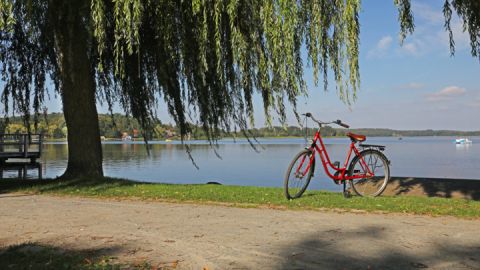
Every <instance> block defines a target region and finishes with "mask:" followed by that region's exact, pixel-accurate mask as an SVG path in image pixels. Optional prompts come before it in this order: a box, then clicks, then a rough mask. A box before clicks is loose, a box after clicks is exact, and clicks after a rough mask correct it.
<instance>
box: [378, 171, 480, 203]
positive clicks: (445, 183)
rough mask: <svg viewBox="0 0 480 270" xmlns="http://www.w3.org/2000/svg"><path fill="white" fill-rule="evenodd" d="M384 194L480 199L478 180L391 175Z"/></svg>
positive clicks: (479, 183) (479, 182)
mask: <svg viewBox="0 0 480 270" xmlns="http://www.w3.org/2000/svg"><path fill="white" fill-rule="evenodd" d="M385 193H386V194H390V195H423V196H425V195H426V196H428V197H442V198H464V199H471V200H476V201H478V200H480V180H468V179H442V178H415V177H392V179H391V180H390V182H389V185H388V186H387V190H386V192H385Z"/></svg>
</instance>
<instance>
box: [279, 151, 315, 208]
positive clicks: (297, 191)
mask: <svg viewBox="0 0 480 270" xmlns="http://www.w3.org/2000/svg"><path fill="white" fill-rule="evenodd" d="M312 154H313V152H312V151H311V150H308V149H305V150H302V151H300V152H299V153H298V154H297V155H296V156H295V157H294V158H293V160H292V161H291V162H290V165H289V166H288V169H287V172H286V174H285V180H284V191H285V197H286V198H287V199H289V200H290V199H297V198H300V197H301V196H302V194H303V193H304V192H305V190H306V189H307V187H308V184H309V183H310V179H311V178H312V176H313V172H314V171H315V157H313V160H312V164H311V166H310V168H309V170H308V173H307V175H303V176H300V177H298V175H295V176H294V175H291V173H292V169H293V168H294V166H295V164H296V163H297V161H298V160H300V159H301V158H302V157H304V156H305V155H307V157H306V158H308V159H311V158H312V157H311V155H312ZM307 161H308V160H305V162H304V164H302V166H303V165H306V164H305V163H307ZM307 164H308V163H307ZM297 168H298V167H297ZM291 176H294V177H295V178H296V179H300V181H301V182H300V181H299V182H298V184H300V185H298V187H296V188H293V187H290V184H292V183H294V180H295V179H294V178H292V177H291ZM300 186H301V187H300ZM292 193H294V195H293V196H292Z"/></svg>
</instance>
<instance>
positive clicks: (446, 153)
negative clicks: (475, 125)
mask: <svg viewBox="0 0 480 270" xmlns="http://www.w3.org/2000/svg"><path fill="white" fill-rule="evenodd" d="M469 139H470V140H472V141H473V144H470V145H455V143H454V140H455V138H454V137H404V138H403V139H402V140H399V139H398V138H392V137H386V138H382V137H369V138H368V139H367V141H366V142H365V143H370V144H382V145H386V146H387V147H386V150H385V154H386V155H387V157H388V158H389V159H390V160H391V162H392V164H391V174H392V176H414V177H443V178H461V179H480V173H479V171H480V137H470V138H469ZM259 142H260V145H257V148H258V151H259V152H255V151H254V150H253V149H252V147H251V146H250V144H249V143H248V142H247V141H246V140H237V141H236V142H234V141H233V140H222V141H220V142H219V144H218V147H217V148H216V151H217V153H218V154H219V155H220V157H221V158H218V157H217V155H216V154H215V152H214V151H213V149H212V147H210V146H209V145H208V142H206V141H190V148H191V150H192V156H193V158H194V160H195V162H196V163H197V165H198V167H199V169H198V170H197V169H196V168H195V167H194V166H193V165H192V162H191V161H190V159H189V157H188V155H187V154H186V151H185V146H182V145H181V144H180V143H179V142H168V143H167V142H150V144H151V153H150V156H149V155H148V154H147V151H146V148H145V145H144V144H143V142H128V143H121V142H105V143H104V144H103V155H104V172H105V174H106V175H107V176H112V177H121V178H128V179H132V180H138V181H147V182H163V183H206V182H209V181H216V182H219V183H222V184H226V185H247V186H276V187H280V186H282V185H283V176H284V174H285V170H286V169H287V166H288V165H289V163H290V161H291V159H292V158H293V156H294V155H295V154H296V153H297V152H299V151H300V150H301V149H302V148H303V147H305V140H304V139H301V138H298V139H297V138H294V139H291V138H288V139H259ZM324 142H325V144H326V146H327V149H328V151H329V153H330V158H331V160H332V161H336V160H339V161H341V163H342V164H343V161H344V159H345V157H346V151H347V147H348V144H349V139H348V138H331V139H325V140H324ZM44 149H45V151H44V155H43V156H42V163H43V165H42V167H43V174H44V177H49V178H51V177H56V176H58V175H61V174H62V173H63V171H64V170H65V167H66V162H67V155H68V153H67V145H66V144H65V143H49V144H46V145H45V147H44ZM321 168H322V167H320V166H317V171H316V175H315V177H314V178H313V180H312V184H313V185H312V186H311V187H313V188H321V189H327V190H339V189H340V187H339V186H337V185H335V184H334V183H333V182H332V181H331V180H330V179H329V178H327V177H326V176H325V174H324V173H323V171H321V170H320V169H321ZM29 174H32V177H35V174H36V172H31V173H29Z"/></svg>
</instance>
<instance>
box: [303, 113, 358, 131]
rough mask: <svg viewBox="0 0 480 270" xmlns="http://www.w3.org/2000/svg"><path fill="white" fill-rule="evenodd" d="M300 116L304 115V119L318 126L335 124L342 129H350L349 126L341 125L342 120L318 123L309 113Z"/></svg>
mask: <svg viewBox="0 0 480 270" xmlns="http://www.w3.org/2000/svg"><path fill="white" fill-rule="evenodd" d="M302 115H305V116H306V117H310V118H312V120H313V122H315V123H317V124H319V125H320V126H322V125H328V124H337V125H339V126H341V127H344V128H350V126H349V125H347V124H345V123H342V120H336V121H332V122H322V121H318V120H317V119H315V117H313V115H312V114H311V113H309V112H307V113H304V114H302Z"/></svg>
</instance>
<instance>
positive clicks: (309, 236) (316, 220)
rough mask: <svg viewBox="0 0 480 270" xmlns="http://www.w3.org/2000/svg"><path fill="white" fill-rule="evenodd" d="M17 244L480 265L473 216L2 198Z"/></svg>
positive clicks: (175, 257)
mask: <svg viewBox="0 0 480 270" xmlns="http://www.w3.org/2000/svg"><path fill="white" fill-rule="evenodd" d="M0 217H1V222H0V252H1V250H4V249H5V248H6V247H8V246H10V245H15V244H22V243H37V244H41V245H50V246H54V247H58V248H60V249H65V250H69V251H73V252H75V251H82V252H85V251H88V252H91V253H92V254H95V255H99V254H102V255H109V256H116V257H118V258H119V260H125V261H130V262H132V261H142V260H148V261H151V262H152V263H153V264H154V265H159V266H163V267H169V268H176V269H205V268H206V269H209V270H211V269H417V268H426V267H428V268H429V269H480V220H462V219H456V218H451V217H440V218H432V217H425V216H412V215H394V214H386V215H380V214H354V213H333V212H319V211H285V210H272V209H241V208H231V207H223V206H209V205H194V204H173V203H158V202H139V201H105V200H94V199H82V198H65V197H50V196H44V195H40V196H37V195H35V196H30V195H17V194H4V195H0Z"/></svg>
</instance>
